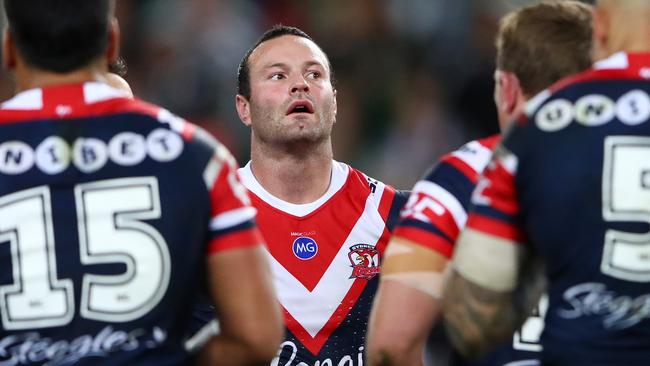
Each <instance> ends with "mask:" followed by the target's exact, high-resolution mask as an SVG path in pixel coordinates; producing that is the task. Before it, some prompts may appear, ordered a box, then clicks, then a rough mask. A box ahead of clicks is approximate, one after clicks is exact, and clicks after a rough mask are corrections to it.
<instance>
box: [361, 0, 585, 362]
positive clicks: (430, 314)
mask: <svg viewBox="0 0 650 366" xmlns="http://www.w3.org/2000/svg"><path fill="white" fill-rule="evenodd" d="M496 44H497V60H496V64H497V70H496V71H495V73H494V76H495V82H496V85H495V91H494V99H495V103H496V107H497V110H498V114H499V122H500V125H501V129H502V130H505V129H506V128H507V126H508V124H510V123H511V122H512V121H514V120H515V118H516V117H517V116H518V115H519V114H520V113H521V112H522V110H523V107H524V105H525V103H526V101H527V100H529V99H530V98H532V97H533V96H534V95H535V94H536V93H538V92H539V91H541V90H542V89H543V88H545V87H546V86H548V85H550V84H552V83H553V82H555V81H557V80H558V79H560V78H561V77H563V76H567V75H571V74H574V73H577V72H579V71H582V70H584V69H586V68H588V67H589V65H590V49H591V9H590V8H589V7H588V6H586V5H584V4H581V3H579V2H575V1H564V2H558V1H554V2H542V3H539V4H535V5H531V6H527V7H524V8H521V9H518V10H516V11H513V12H511V13H510V14H508V15H507V16H505V17H504V18H503V19H502V20H501V24H500V29H499V32H498V35H497V42H496ZM499 138H500V136H498V135H495V136H492V137H488V138H485V139H481V140H477V141H471V142H469V143H467V144H466V145H464V146H463V147H462V148H460V149H459V150H457V151H454V152H452V153H450V154H448V155H446V156H444V157H443V158H442V159H441V160H440V162H439V163H438V164H437V165H436V166H434V167H433V169H432V170H431V171H430V172H429V173H428V174H427V175H426V176H425V178H424V179H423V180H421V181H420V182H418V183H417V184H416V185H415V187H414V188H413V192H412V194H411V197H410V198H409V201H408V203H407V204H406V206H405V207H404V210H403V211H402V220H401V221H400V223H399V224H398V227H397V228H396V229H395V235H394V236H393V238H392V239H391V241H390V244H389V245H388V248H387V250H386V259H385V261H384V267H383V269H382V278H381V285H380V289H379V291H378V294H377V296H376V298H375V304H374V305H373V306H374V307H373V312H372V316H371V321H370V324H369V334H368V353H369V356H368V358H369V364H370V365H373V366H374V365H421V364H422V362H423V361H422V353H423V349H424V347H425V342H426V340H427V335H428V334H429V332H430V330H431V328H432V325H433V324H434V323H435V322H436V321H437V319H438V316H439V313H440V297H441V295H442V281H443V277H444V275H443V273H444V272H445V270H446V268H447V266H448V263H449V261H450V258H451V256H452V254H453V252H454V251H455V242H456V240H457V238H458V234H459V232H460V230H462V228H463V227H464V226H465V222H466V219H467V210H468V209H469V204H470V196H471V192H472V190H473V189H474V187H475V186H476V183H477V179H478V177H479V175H480V174H481V172H482V171H483V169H484V168H485V166H486V164H487V163H488V162H489V159H490V157H491V155H492V148H493V147H494V146H495V144H496V143H497V142H498V140H499ZM540 307H541V309H540V310H543V308H544V304H543V303H542V304H541V306H540ZM528 314H529V313H527V314H526V315H528ZM542 326H543V322H542V321H541V319H540V315H539V314H537V315H536V316H534V317H532V318H530V320H529V321H528V323H527V324H526V325H525V326H524V327H523V328H522V329H521V330H520V332H519V333H518V334H517V335H515V337H514V339H513V337H512V334H511V335H510V339H509V342H508V343H507V344H504V342H503V340H502V347H501V349H500V350H499V351H498V352H494V353H492V354H491V355H490V356H489V357H485V358H483V359H481V360H479V361H477V362H476V363H472V364H473V365H491V366H496V365H499V366H500V365H505V364H508V363H510V362H517V363H516V364H517V365H521V366H523V365H533V364H537V361H536V358H537V354H536V352H535V351H538V350H539V345H538V344H537V342H536V341H537V340H538V338H539V333H540V332H541V329H542ZM453 363H454V364H463V363H465V361H463V360H455V361H453Z"/></svg>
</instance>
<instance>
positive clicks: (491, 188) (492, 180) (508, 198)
mask: <svg viewBox="0 0 650 366" xmlns="http://www.w3.org/2000/svg"><path fill="white" fill-rule="evenodd" d="M485 179H487V181H488V182H489V184H487V185H485V186H484V188H483V190H482V192H481V195H482V196H484V197H486V198H488V199H489V201H490V206H491V207H492V208H494V209H496V210H498V211H501V212H503V213H504V214H506V215H511V216H512V215H517V214H518V213H519V203H518V202H517V194H516V192H515V178H514V176H512V174H510V173H509V172H508V171H507V170H506V169H505V168H504V167H503V166H502V165H501V164H496V167H495V168H493V167H488V169H487V170H486V171H485Z"/></svg>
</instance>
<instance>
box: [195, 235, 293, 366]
mask: <svg viewBox="0 0 650 366" xmlns="http://www.w3.org/2000/svg"><path fill="white" fill-rule="evenodd" d="M208 274H209V286H210V291H211V294H212V297H213V299H214V303H215V306H216V310H217V313H218V316H219V326H220V330H221V331H220V333H219V335H217V336H215V337H213V338H212V339H211V340H210V341H209V342H208V344H207V345H206V346H205V347H204V348H203V350H202V352H201V355H200V357H199V360H198V364H199V365H215V364H217V363H218V364H219V365H223V366H227V365H268V364H269V363H270V362H271V359H272V358H273V357H275V354H276V352H277V350H278V347H279V344H280V342H281V341H282V338H283V329H284V327H283V320H282V314H281V312H280V307H279V304H278V303H277V300H276V297H275V292H274V291H273V287H272V284H271V280H270V278H271V274H270V271H269V269H268V264H267V260H266V258H265V255H264V252H263V249H262V247H261V246H254V247H247V248H243V249H232V250H226V251H223V252H219V253H217V254H214V255H212V256H210V258H209V259H208Z"/></svg>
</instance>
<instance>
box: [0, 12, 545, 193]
mask: <svg viewBox="0 0 650 366" xmlns="http://www.w3.org/2000/svg"><path fill="white" fill-rule="evenodd" d="M530 2H532V1H531V0H490V1H484V0H407V1H404V0H352V1H350V0H327V1H324V0H300V1H298V0H183V1H179V0H120V1H118V9H117V12H118V14H117V15H118V19H119V20H120V24H121V28H122V33H123V34H122V47H123V48H122V55H123V57H124V59H125V60H126V63H127V65H128V72H127V75H126V79H127V80H128V81H129V82H130V84H131V86H132V88H133V90H134V92H135V94H136V95H137V96H139V97H141V98H143V99H146V100H149V101H152V102H154V103H156V104H160V105H164V106H166V107H168V108H169V109H170V110H172V111H173V112H174V113H176V114H178V115H181V116H183V117H185V118H187V119H189V120H191V121H192V122H195V123H197V124H200V125H202V126H203V127H205V128H206V129H208V130H209V131H211V132H213V133H214V134H215V135H217V136H218V137H219V139H220V140H221V141H223V142H224V144H225V145H227V146H228V147H229V148H230V149H231V151H233V152H234V153H235V156H236V157H237V159H238V160H239V162H240V164H243V163H245V162H246V161H248V159H249V131H248V130H247V128H246V127H245V126H244V125H243V124H242V123H241V122H240V121H239V119H238V117H237V114H236V112H235V108H234V96H235V90H236V73H237V66H238V64H239V61H240V60H241V58H242V56H243V55H244V53H245V52H246V50H247V49H248V48H249V47H250V46H251V45H252V44H253V43H254V42H255V40H256V39H257V38H258V37H259V36H260V35H261V34H262V33H263V32H264V31H265V30H266V29H267V28H269V27H271V26H272V25H274V24H278V23H282V24H286V25H293V26H297V27H299V28H301V29H303V30H304V31H306V32H307V33H308V34H310V35H311V36H312V37H313V38H314V39H315V41H316V42H317V43H319V44H320V45H321V46H322V48H323V49H324V50H325V52H326V53H327V54H328V55H329V57H330V60H331V62H332V65H333V68H334V71H335V77H336V82H337V84H336V85H337V89H338V119H337V125H336V126H335V132H334V149H335V150H334V154H335V158H336V159H337V160H341V161H344V162H347V163H349V164H351V165H353V166H355V167H356V168H359V169H361V170H363V171H365V172H367V173H368V174H369V175H372V176H374V177H376V178H378V179H381V180H382V181H385V182H387V183H390V184H392V185H394V186H396V187H398V188H402V189H408V188H410V187H411V186H412V185H413V183H414V182H415V181H416V179H417V178H418V177H419V176H420V175H421V174H422V172H424V171H425V170H426V168H427V167H428V166H429V165H430V164H431V163H432V162H434V161H435V160H436V159H437V158H438V157H439V156H440V155H441V154H444V153H445V152H447V151H451V150H453V149H455V148H457V147H458V146H459V145H461V144H462V143H463V142H464V141H467V140H470V139H474V138H477V137H484V136H488V135H490V134H492V133H495V132H497V122H496V112H495V110H494V106H493V101H492V88H493V79H492V72H493V68H494V45H493V39H494V34H495V31H496V29H497V25H498V19H499V18H500V16H501V15H502V14H503V13H504V12H506V11H508V10H511V9H512V8H514V7H517V6H521V5H522V4H524V3H530ZM12 88H13V86H12V84H11V82H10V80H9V76H8V75H7V74H4V75H3V77H2V82H1V83H0V93H1V95H0V96H1V97H2V99H6V98H7V97H9V96H10V95H11V93H12Z"/></svg>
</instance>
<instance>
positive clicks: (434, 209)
mask: <svg viewBox="0 0 650 366" xmlns="http://www.w3.org/2000/svg"><path fill="white" fill-rule="evenodd" d="M490 156H491V150H490V149H489V148H488V147H486V146H484V145H482V144H480V143H479V142H478V141H472V142H470V143H468V144H466V145H465V146H463V147H462V148H461V149H459V150H457V151H455V152H453V153H451V154H448V155H446V156H444V157H443V158H442V159H441V160H440V161H439V163H438V164H437V165H435V166H434V167H433V168H432V169H431V171H430V172H429V173H428V174H427V175H426V176H425V178H424V179H422V180H420V181H419V182H417V183H416V185H415V187H414V188H413V191H412V192H411V195H410V197H409V199H408V202H407V203H406V205H405V206H404V208H403V210H402V212H401V221H400V222H399V224H398V225H397V228H396V229H395V235H396V236H399V237H402V238H405V239H408V240H410V241H412V242H415V243H418V244H420V245H423V246H425V247H428V248H430V249H433V250H435V251H436V252H438V253H440V254H442V255H443V256H445V257H447V258H450V257H451V255H452V253H453V251H454V243H455V242H456V239H457V238H458V235H459V232H460V230H461V229H462V228H463V227H464V226H465V223H466V221H467V209H468V207H469V203H470V197H471V194H472V190H473V189H474V186H475V185H476V181H477V179H478V175H479V173H480V172H481V170H482V169H483V168H484V167H485V164H486V163H487V161H488V160H489V158H490Z"/></svg>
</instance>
